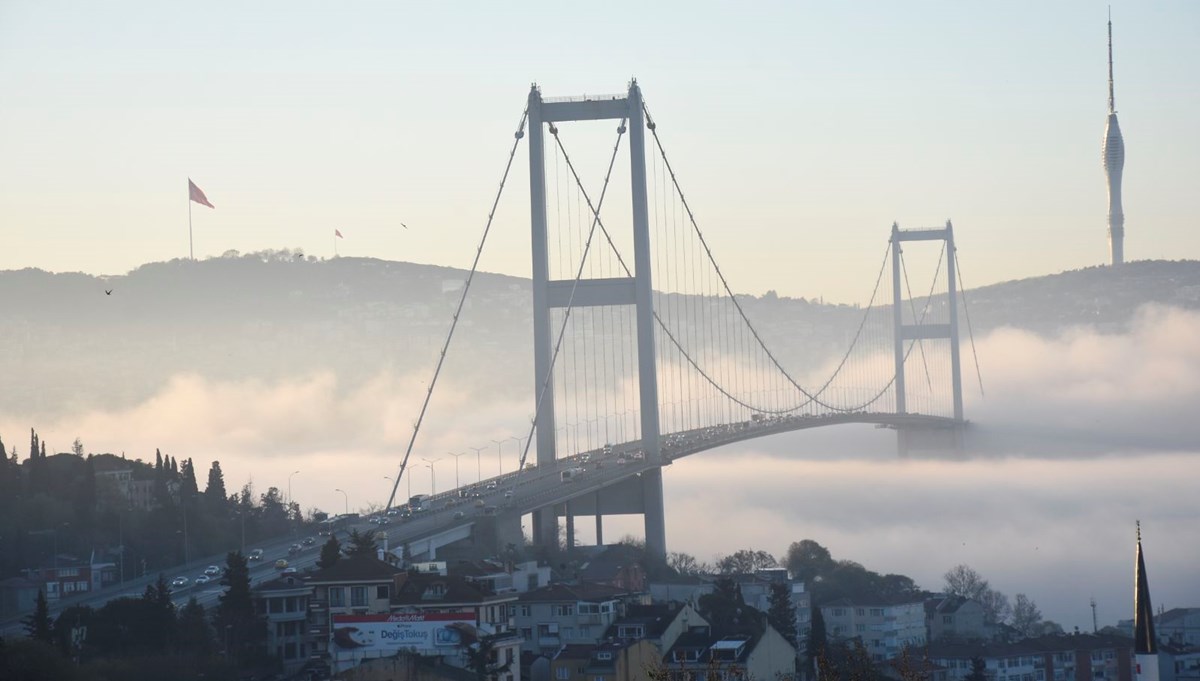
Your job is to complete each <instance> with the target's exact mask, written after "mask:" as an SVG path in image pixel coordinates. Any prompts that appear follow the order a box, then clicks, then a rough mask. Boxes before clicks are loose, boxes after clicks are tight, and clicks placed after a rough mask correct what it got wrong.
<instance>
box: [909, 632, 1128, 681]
mask: <svg viewBox="0 0 1200 681" xmlns="http://www.w3.org/2000/svg"><path fill="white" fill-rule="evenodd" d="M976 657H978V658H980V659H982V660H983V661H984V664H985V665H986V667H987V675H988V679H989V681H1133V675H1132V659H1133V639H1128V638H1124V637H1121V636H1111V635H1107V634H1074V635H1066V634H1055V635H1049V636H1038V637H1036V638H1027V639H1024V640H1021V641H1017V642H1015V643H990V644H982V643H981V644H969V643H944V642H934V643H931V644H930V645H929V647H928V649H927V658H928V659H929V661H930V662H932V663H933V664H935V665H937V666H939V667H942V668H944V669H945V670H946V671H947V681H962V679H963V678H965V677H966V676H967V675H968V674H970V673H971V660H972V659H973V658H976Z"/></svg>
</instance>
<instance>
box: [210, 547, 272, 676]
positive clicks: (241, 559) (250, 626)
mask: <svg viewBox="0 0 1200 681" xmlns="http://www.w3.org/2000/svg"><path fill="white" fill-rule="evenodd" d="M221 584H222V585H224V586H225V587H227V588H226V590H225V593H223V594H221V595H220V596H219V597H218V600H219V603H218V604H217V609H216V616H215V618H214V619H215V623H216V625H217V631H224V630H225V627H229V636H230V648H232V651H231V652H232V653H233V654H234V656H235V657H236V658H237V659H239V660H242V661H243V662H244V661H247V660H249V659H252V658H253V657H254V654H255V652H256V651H257V650H258V649H259V648H260V646H261V645H262V644H263V643H264V642H265V641H266V639H267V623H266V620H264V619H263V618H261V617H259V616H258V615H257V614H256V613H255V612H254V601H253V599H252V598H251V596H250V568H249V566H248V565H247V562H246V557H245V556H243V555H242V553H241V552H240V551H232V552H230V553H229V555H228V556H227V557H226V559H225V576H224V577H223V578H222V579H221Z"/></svg>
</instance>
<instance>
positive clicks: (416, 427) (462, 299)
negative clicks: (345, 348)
mask: <svg viewBox="0 0 1200 681" xmlns="http://www.w3.org/2000/svg"><path fill="white" fill-rule="evenodd" d="M528 118H529V108H528V107H526V108H525V110H524V111H523V112H522V113H521V122H520V123H518V124H517V131H516V132H515V133H514V134H513V137H514V139H513V145H512V149H511V150H509V152H508V162H507V163H505V164H504V175H503V176H502V177H501V178H500V187H499V188H498V189H497V190H496V198H495V199H493V200H492V209H491V211H489V212H488V217H487V223H486V224H485V225H484V226H483V236H481V237H480V239H479V247H478V248H476V249H475V259H474V260H473V261H472V262H471V272H470V274H468V275H467V282H466V284H464V285H463V291H462V295H461V296H459V298H458V307H456V308H455V310H454V317H453V318H452V319H451V321H450V331H449V332H448V333H447V334H446V341H445V342H444V343H442V353H441V354H440V355H439V356H438V361H437V366H436V367H435V368H434V370H433V378H432V379H430V381H429V388H428V390H426V391H425V399H424V401H422V402H421V412H420V414H418V415H417V422H416V423H414V424H413V432H412V437H410V438H409V439H408V447H407V448H406V449H405V450H404V459H403V460H402V461H401V462H400V472H399V473H397V474H396V480H395V482H393V483H392V493H391V494H390V495H389V496H388V502H387V506H385V507H384V510H387V509H390V508H391V507H392V503H393V502H395V500H396V490H398V489H399V488H400V480H401V479H402V478H403V477H404V474H405V472H407V470H408V459H409V457H410V456H411V455H412V450H413V445H414V444H415V443H416V441H417V433H419V432H420V431H421V424H422V423H424V421H425V412H426V410H428V409H429V401H430V400H431V399H433V389H434V387H435V386H436V385H437V381H438V377H439V376H441V375H442V366H443V365H444V364H445V362H446V350H448V349H449V348H450V341H451V340H452V339H453V338H454V331H455V329H457V328H458V319H459V316H460V315H462V310H463V305H464V304H465V303H466V301H467V294H468V293H470V291H471V283H472V282H473V281H474V280H475V272H476V271H478V269H479V259H480V257H482V256H483V246H484V244H486V243H487V238H488V233H489V232H491V229H492V220H493V219H494V218H495V217H496V207H497V206H499V205H500V197H501V195H503V194H504V183H505V182H507V181H508V173H509V171H510V170H512V164H513V158H514V157H515V156H516V155H517V147H518V146H519V145H520V144H521V138H523V137H525V121H526V120H527V119H528Z"/></svg>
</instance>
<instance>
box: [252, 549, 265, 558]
mask: <svg viewBox="0 0 1200 681" xmlns="http://www.w3.org/2000/svg"><path fill="white" fill-rule="evenodd" d="M249 557H250V560H262V559H263V550H262V549H254V550H253V551H251V552H250V556H249Z"/></svg>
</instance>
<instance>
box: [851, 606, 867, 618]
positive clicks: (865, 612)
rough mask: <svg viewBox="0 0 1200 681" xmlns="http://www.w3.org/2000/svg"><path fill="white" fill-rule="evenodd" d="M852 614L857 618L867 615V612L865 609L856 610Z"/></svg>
mask: <svg viewBox="0 0 1200 681" xmlns="http://www.w3.org/2000/svg"><path fill="white" fill-rule="evenodd" d="M854 614H856V615H858V616H859V617H862V616H863V615H865V614H867V610H866V608H858V609H856V610H855V613H854Z"/></svg>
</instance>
